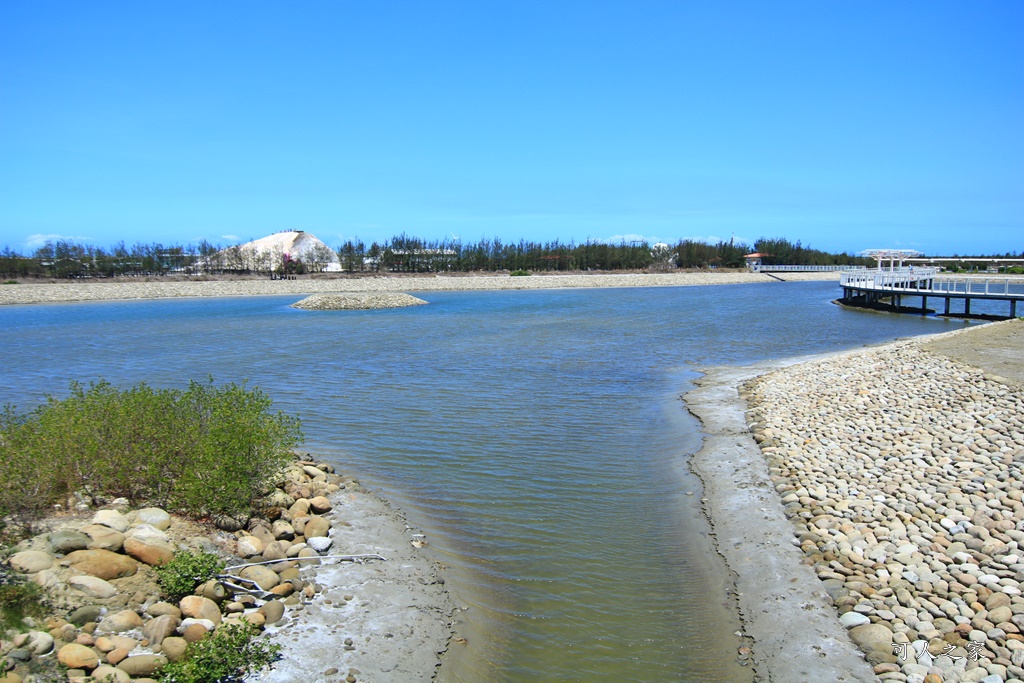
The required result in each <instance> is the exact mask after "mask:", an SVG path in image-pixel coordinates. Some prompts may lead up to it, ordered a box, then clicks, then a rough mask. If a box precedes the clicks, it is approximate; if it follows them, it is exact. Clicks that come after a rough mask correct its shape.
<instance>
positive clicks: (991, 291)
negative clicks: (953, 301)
mask: <svg viewBox="0 0 1024 683" xmlns="http://www.w3.org/2000/svg"><path fill="white" fill-rule="evenodd" d="M931 290H932V291H933V292H948V293H950V294H980V295H986V296H1012V295H1015V294H1016V295H1018V296H1019V295H1021V294H1024V279H1021V278H1010V277H997V278H989V277H986V278H978V277H953V276H949V275H946V276H942V277H937V278H935V279H934V280H933V281H932V286H931Z"/></svg>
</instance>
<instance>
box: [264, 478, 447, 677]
mask: <svg viewBox="0 0 1024 683" xmlns="http://www.w3.org/2000/svg"><path fill="white" fill-rule="evenodd" d="M332 502H333V503H334V504H335V507H334V510H333V511H332V513H331V514H332V516H333V517H334V518H335V519H336V520H337V521H336V522H335V527H334V531H333V532H332V538H333V539H334V549H335V551H336V552H338V553H341V554H351V555H366V554H379V555H381V556H382V557H384V558H385V559H384V560H368V561H365V562H362V563H352V562H342V563H330V561H327V563H325V564H324V565H322V566H320V567H316V568H315V569H309V570H306V571H305V572H304V578H305V577H306V574H307V572H308V575H309V576H312V577H313V580H314V581H315V582H316V584H317V585H318V586H320V587H321V588H322V590H321V592H320V594H319V595H318V596H317V597H316V599H315V600H313V601H311V602H310V603H309V604H307V605H305V606H303V608H302V611H301V612H299V613H297V614H295V615H293V616H292V617H291V618H289V619H287V620H285V621H284V622H282V623H279V624H277V625H275V626H271V627H268V628H267V633H268V635H269V636H270V637H271V638H272V639H273V641H274V642H277V643H280V644H281V645H282V659H281V660H279V661H278V662H276V663H275V665H274V668H273V669H271V670H269V671H268V672H266V673H264V674H263V675H261V676H260V677H259V678H258V679H257V680H259V681H260V682H261V683H293V682H294V681H346V680H350V681H374V682H375V683H417V682H426V681H431V680H433V679H434V677H435V675H436V673H437V669H438V667H439V666H440V664H441V656H442V654H443V653H444V652H445V651H446V650H447V649H448V645H449V641H450V639H451V637H452V630H453V627H452V620H453V618H454V616H453V614H454V612H455V604H454V602H453V599H452V597H451V595H450V593H449V592H448V591H447V590H446V589H445V586H444V579H443V578H442V576H441V568H440V567H439V566H438V565H437V564H436V563H435V562H434V561H432V560H431V559H429V557H427V555H426V554H425V553H426V552H427V551H426V550H425V549H424V546H425V545H426V543H427V539H426V538H425V537H424V536H423V534H422V533H421V532H419V531H418V530H417V529H415V528H413V527H410V526H409V525H408V524H407V523H406V520H405V517H404V516H403V515H402V513H401V512H399V511H398V510H396V509H394V508H393V507H391V505H389V504H388V503H387V502H386V501H384V500H383V499H381V498H380V497H378V496H376V495H374V494H373V493H369V492H367V491H365V490H363V489H361V488H355V489H351V488H348V489H346V490H345V491H341V492H339V493H337V494H335V495H334V496H332Z"/></svg>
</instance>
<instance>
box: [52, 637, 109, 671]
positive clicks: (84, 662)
mask: <svg viewBox="0 0 1024 683" xmlns="http://www.w3.org/2000/svg"><path fill="white" fill-rule="evenodd" d="M57 661H59V662H60V663H61V664H63V665H64V666H66V667H68V668H69V669H95V668H96V667H97V666H99V663H100V658H99V655H97V654H96V652H95V651H94V650H93V649H92V648H91V647H86V646H85V645H79V644H78V643H71V644H70V645H65V646H64V647H62V648H61V649H60V650H59V651H58V652H57Z"/></svg>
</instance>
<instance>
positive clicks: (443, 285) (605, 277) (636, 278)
mask: <svg viewBox="0 0 1024 683" xmlns="http://www.w3.org/2000/svg"><path fill="white" fill-rule="evenodd" d="M780 280H784V281H804V280H836V281H838V280H839V274H838V273H834V272H833V273H787V274H785V275H780V276H778V277H771V276H768V275H763V274H760V273H748V272H741V273H724V272H723V273H719V272H682V273H622V274H619V273H593V274H574V275H545V274H536V275H530V276H518V277H512V276H510V275H436V276H435V275H424V276H405V275H394V276H389V275H382V276H367V277H327V276H324V277H316V276H311V277H308V278H303V279H298V280H270V279H269V278H264V279H258V280H208V281H199V280H171V279H169V278H168V279H166V280H158V281H148V282H147V281H143V280H142V279H130V278H126V279H122V280H118V281H103V280H88V281H77V282H47V283H38V284H36V283H31V284H30V283H25V284H16V285H3V286H0V305H2V304H39V303H61V302H69V301H114V300H124V299H165V298H180V297H223V296H267V295H274V294H294V295H308V294H322V293H341V292H433V291H468V290H496V289H508V290H517V289H557V288H563V287H682V286H688V285H689V286H693V285H732V284H744V283H754V282H762V283H764V282H775V283H778V282H779V281H780Z"/></svg>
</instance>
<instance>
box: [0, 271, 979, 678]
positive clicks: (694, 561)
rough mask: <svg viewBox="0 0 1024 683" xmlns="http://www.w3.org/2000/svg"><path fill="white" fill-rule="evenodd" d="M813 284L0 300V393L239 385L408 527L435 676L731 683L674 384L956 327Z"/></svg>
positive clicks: (729, 621)
mask: <svg viewBox="0 0 1024 683" xmlns="http://www.w3.org/2000/svg"><path fill="white" fill-rule="evenodd" d="M838 295H839V288H838V286H837V284H836V283H827V282H826V283H786V284H783V283H772V284H764V285H761V284H757V285H725V286H712V287H679V288H647V289H616V290H552V291H527V292H443V293H437V292H431V293H425V294H419V296H420V297H421V298H424V299H426V300H428V301H429V302H430V305H429V306H419V307H414V308H407V309H395V310H384V311H365V312H363V311H346V312H316V311H300V310H296V309H292V308H289V307H288V305H289V304H291V303H293V302H295V301H297V300H298V299H299V298H301V297H295V296H290V297H259V298H238V299H207V300H204V299H196V300H166V301H151V302H108V303H89V304H66V305H38V306H18V307H6V308H3V309H0V325H2V329H3V330H4V336H3V341H2V342H0V344H2V348H3V352H4V353H3V358H4V363H5V368H4V372H3V373H2V375H0V403H15V404H17V405H18V406H19V407H22V408H28V407H31V406H34V405H36V404H38V403H39V402H40V400H41V399H42V397H43V395H44V394H46V393H53V394H57V395H62V394H63V393H65V392H66V389H67V384H68V381H69V380H80V381H90V380H94V379H97V378H101V377H102V378H104V379H106V380H108V381H110V382H113V383H115V384H123V385H131V384H134V383H136V382H138V381H141V380H145V381H147V382H149V383H150V384H153V385H157V386H183V385H185V384H186V383H187V381H188V380H189V379H198V380H203V379H205V378H206V377H207V376H212V377H213V378H214V379H215V380H216V381H217V382H227V381H241V380H243V379H245V380H248V381H249V383H250V384H251V385H258V386H260V387H262V388H263V389H264V390H265V391H266V392H267V393H269V394H270V396H271V397H272V398H273V399H274V401H275V406H276V407H277V408H279V409H281V410H284V411H286V412H288V413H292V414H296V415H299V416H300V417H301V418H302V420H303V427H304V430H305V432H306V434H307V444H306V450H309V451H312V452H316V453H317V454H319V455H322V456H324V457H327V458H329V459H331V460H333V461H334V462H336V463H337V464H339V465H340V466H342V467H344V468H345V469H346V470H347V471H349V472H354V473H356V474H358V475H359V476H361V477H362V478H363V480H364V482H367V483H370V484H371V485H372V486H375V487H377V488H378V489H380V490H382V491H383V493H384V494H385V495H387V496H388V497H390V498H392V499H394V500H396V501H397V502H398V503H399V505H401V506H402V507H403V508H405V509H406V510H407V511H408V512H409V514H410V517H411V518H412V519H413V521H414V522H415V523H416V524H417V525H418V526H420V527H422V528H424V529H425V531H426V533H427V535H428V538H429V540H430V542H431V544H432V547H433V549H434V551H435V552H436V553H437V554H438V556H439V559H441V561H443V562H444V563H446V564H447V565H449V566H450V567H451V568H452V576H453V581H451V582H450V585H451V587H452V588H453V589H454V590H455V591H456V593H457V596H458V599H459V603H460V604H461V605H464V606H466V607H468V610H467V611H466V612H464V613H463V614H462V615H461V616H460V619H461V620H462V621H463V622H464V623H463V625H462V630H463V632H464V633H465V634H467V637H468V639H469V645H468V646H467V647H457V648H455V649H454V650H453V652H452V654H451V656H450V657H449V660H448V661H447V662H446V664H445V668H444V671H443V674H442V678H443V679H444V680H447V681H488V680H493V681H536V680H566V681H742V680H745V679H746V678H748V676H749V674H747V672H746V671H745V670H744V669H742V668H741V667H739V666H738V665H737V664H736V663H735V648H736V645H737V643H736V640H735V638H734V637H733V636H732V633H733V632H734V631H736V630H737V629H738V628H739V625H738V622H737V620H736V618H735V615H734V614H733V613H732V610H731V605H730V603H729V602H728V601H727V599H726V596H725V585H726V572H725V568H724V567H723V566H722V565H721V563H720V562H719V560H718V558H717V556H716V555H714V553H713V550H712V548H711V546H710V543H709V540H708V528H707V526H706V524H705V522H704V520H703V519H702V517H701V516H700V511H699V500H700V483H699V481H698V480H697V479H696V478H695V477H693V475H691V474H690V472H689V469H688V465H687V458H688V455H689V454H691V453H693V452H694V451H695V450H697V449H698V448H699V446H700V439H701V435H700V432H699V430H698V425H697V423H696V421H695V420H693V419H692V418H691V417H690V416H689V415H688V414H687V413H686V411H685V407H684V406H683V404H682V403H681V402H680V401H679V395H680V394H681V393H683V392H685V391H686V390H687V389H688V388H689V382H690V381H691V380H692V379H693V378H694V377H696V376H697V373H696V371H695V370H696V368H698V367H701V366H708V365H719V364H736V363H747V362H752V361H756V360H762V359H766V358H773V357H784V356H793V355H800V354H807V353H817V352H823V351H830V350H837V349H842V348H850V347H853V346H858V345H861V344H866V343H873V342H879V341H886V340H891V339H894V338H896V337H900V336H910V335H917V334H925V333H932V332H942V331H946V330H951V329H957V328H959V327H962V326H963V323H962V322H958V321H944V320H936V319H933V318H929V319H922V318H918V317H914V316H895V315H883V314H874V313H865V312H860V311H850V310H844V309H841V308H839V307H837V306H835V305H833V304H831V303H830V302H829V300H830V299H832V298H834V297H836V296H838Z"/></svg>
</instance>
